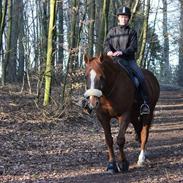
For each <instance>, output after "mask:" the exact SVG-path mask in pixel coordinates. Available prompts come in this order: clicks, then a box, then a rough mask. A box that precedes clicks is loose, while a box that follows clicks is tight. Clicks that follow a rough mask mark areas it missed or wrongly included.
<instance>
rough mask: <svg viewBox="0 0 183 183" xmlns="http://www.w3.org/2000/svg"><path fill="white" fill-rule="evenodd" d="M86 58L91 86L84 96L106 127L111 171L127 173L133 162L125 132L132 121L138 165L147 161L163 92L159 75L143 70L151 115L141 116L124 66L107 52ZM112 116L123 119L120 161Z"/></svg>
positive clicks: (87, 83)
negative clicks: (115, 146)
mask: <svg viewBox="0 0 183 183" xmlns="http://www.w3.org/2000/svg"><path fill="white" fill-rule="evenodd" d="M84 61H85V77H86V87H87V88H86V91H85V93H84V96H85V97H86V98H87V100H88V106H89V108H90V109H92V110H95V111H96V116H97V118H98V120H99V121H100V123H101V126H102V127H103V129H104V135H105V141H106V144H107V148H108V165H107V171H109V172H111V173H117V172H126V171H128V169H129V162H128V160H127V158H126V156H125V153H124V145H125V132H126V130H127V127H128V125H129V123H132V125H133V127H134V130H135V132H136V134H137V137H138V139H139V142H140V154H139V156H138V161H137V164H138V165H143V164H144V163H145V160H146V151H145V150H146V149H145V146H146V143H147V140H148V135H149V129H150V126H151V121H152V119H153V111H154V109H155V105H156V103H157V101H158V98H159V93H160V87H159V83H158V81H157V79H156V77H155V76H154V75H153V73H152V72H150V71H148V70H146V69H143V74H144V76H145V82H146V85H147V88H148V93H149V107H150V114H147V115H140V109H139V108H140V105H139V103H138V102H137V98H138V97H137V94H136V93H137V92H136V91H137V88H136V86H135V85H134V83H133V81H132V79H131V78H130V77H129V74H128V72H127V71H126V70H125V69H124V68H122V67H121V66H120V65H119V64H118V63H117V62H114V60H113V59H112V57H109V56H107V55H100V56H95V57H93V58H89V57H88V56H87V55H86V54H85V55H84ZM112 118H116V120H117V121H118V122H119V132H118V135H117V145H118V146H119V159H118V160H116V157H115V152H114V149H113V144H114V143H113V137H112V133H111V124H110V121H111V119H112Z"/></svg>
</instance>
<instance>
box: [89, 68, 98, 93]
mask: <svg viewBox="0 0 183 183" xmlns="http://www.w3.org/2000/svg"><path fill="white" fill-rule="evenodd" d="M96 75H97V74H96V72H95V71H94V70H93V69H92V70H91V71H90V80H91V85H90V89H94V86H95V82H94V80H95V77H96Z"/></svg>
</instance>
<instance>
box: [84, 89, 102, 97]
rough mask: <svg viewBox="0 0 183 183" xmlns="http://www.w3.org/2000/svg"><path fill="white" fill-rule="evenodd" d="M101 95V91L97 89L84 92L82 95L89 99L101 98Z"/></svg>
mask: <svg viewBox="0 0 183 183" xmlns="http://www.w3.org/2000/svg"><path fill="white" fill-rule="evenodd" d="M102 95H103V94H102V91H101V90H98V89H89V90H86V92H85V93H84V97H86V98H87V97H90V96H95V97H98V98H99V97H101V96H102Z"/></svg>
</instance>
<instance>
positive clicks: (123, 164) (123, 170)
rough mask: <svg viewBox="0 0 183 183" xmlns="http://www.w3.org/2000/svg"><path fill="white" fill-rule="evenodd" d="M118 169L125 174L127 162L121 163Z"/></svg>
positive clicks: (127, 168)
mask: <svg viewBox="0 0 183 183" xmlns="http://www.w3.org/2000/svg"><path fill="white" fill-rule="evenodd" d="M119 168H120V171H121V172H127V171H128V170H129V162H128V161H127V160H124V161H121V162H120V163H119Z"/></svg>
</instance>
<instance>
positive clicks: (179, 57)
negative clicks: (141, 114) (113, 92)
mask: <svg viewBox="0 0 183 183" xmlns="http://www.w3.org/2000/svg"><path fill="white" fill-rule="evenodd" d="M122 5H125V6H128V7H130V8H131V10H132V19H131V22H130V25H131V26H132V27H133V28H134V29H136V30H137V33H138V41H139V47H138V52H137V54H136V58H137V62H138V64H139V66H140V67H142V68H147V69H149V70H151V71H152V72H153V73H154V74H155V75H156V77H157V78H158V80H159V82H160V86H161V93H160V98H159V101H158V103H157V105H156V109H155V112H154V120H153V123H152V127H151V129H150V135H149V141H148V144H147V148H148V159H147V164H145V166H144V167H138V166H137V164H136V162H137V157H138V154H139V152H140V148H139V144H138V143H137V142H136V141H135V140H134V130H133V128H132V126H130V125H129V128H128V129H127V132H126V135H125V136H126V144H125V152H126V155H127V158H128V159H129V162H130V169H129V172H127V173H124V174H121V173H119V174H116V175H111V174H107V173H106V165H107V156H106V154H107V147H106V145H105V142H104V141H105V138H104V133H103V129H102V127H101V125H100V123H98V121H97V119H96V116H95V114H93V115H86V114H85V113H83V112H82V110H81V107H80V106H78V101H80V98H81V97H82V96H83V93H84V90H85V77H84V64H83V55H84V53H87V54H88V55H90V56H94V55H97V54H100V53H102V49H103V41H104V38H105V35H106V34H107V32H108V30H109V29H110V28H111V27H113V26H115V25H116V24H117V19H116V10H117V9H118V8H119V7H120V6H122ZM182 73H183V0H174V1H171V0H78V1H77V0H0V182H2V183H21V182H24V183H25V182H27V183H30V182H35V183H38V182H40V183H48V182H50V183H51V182H54V183H56V182H59V183H61V182H64V183H67V182H68V183H71V182H72V183H73V182H92V183H93V182H97V183H98V182H102V183H103V182H105V183H111V182H114V183H119V182H121V183H122V182H124V183H127V182H130V183H137V182H138V183H139V182H141V183H152V182H154V183H156V182H157V183H165V182H183V150H182V149H183V143H182V134H183V88H182V86H183V74H182ZM111 127H112V134H113V138H114V141H115V140H116V137H117V134H118V130H119V129H118V127H119V126H118V123H116V122H115V121H112V122H111ZM115 149H116V150H117V149H118V147H116V146H115Z"/></svg>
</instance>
